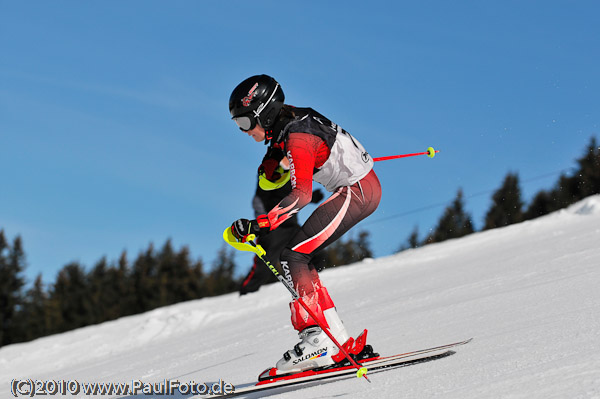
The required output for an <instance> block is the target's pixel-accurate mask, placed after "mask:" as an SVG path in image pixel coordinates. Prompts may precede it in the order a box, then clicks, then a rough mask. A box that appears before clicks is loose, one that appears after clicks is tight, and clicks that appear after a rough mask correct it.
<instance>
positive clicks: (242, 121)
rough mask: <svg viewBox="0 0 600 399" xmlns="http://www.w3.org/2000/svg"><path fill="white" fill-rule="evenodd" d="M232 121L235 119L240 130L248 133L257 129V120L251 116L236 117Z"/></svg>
mask: <svg viewBox="0 0 600 399" xmlns="http://www.w3.org/2000/svg"><path fill="white" fill-rule="evenodd" d="M231 119H233V121H234V122H235V123H236V125H238V127H239V128H240V130H241V131H243V132H247V131H248V130H252V129H254V128H255V127H256V118H253V117H251V116H247V115H244V116H236V117H234V118H231Z"/></svg>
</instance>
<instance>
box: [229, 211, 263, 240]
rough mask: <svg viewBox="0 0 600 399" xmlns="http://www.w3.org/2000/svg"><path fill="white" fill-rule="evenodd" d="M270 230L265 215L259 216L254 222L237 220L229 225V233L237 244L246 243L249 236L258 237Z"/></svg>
mask: <svg viewBox="0 0 600 399" xmlns="http://www.w3.org/2000/svg"><path fill="white" fill-rule="evenodd" d="M270 228H271V224H270V223H269V219H267V216H266V215H260V216H259V217H258V218H256V219H255V220H248V219H238V220H236V221H235V222H233V223H232V224H231V232H232V233H233V236H234V237H235V238H236V240H238V242H246V241H247V240H248V236H249V235H250V234H254V235H256V236H260V235H261V234H264V233H266V232H268V231H269V230H270Z"/></svg>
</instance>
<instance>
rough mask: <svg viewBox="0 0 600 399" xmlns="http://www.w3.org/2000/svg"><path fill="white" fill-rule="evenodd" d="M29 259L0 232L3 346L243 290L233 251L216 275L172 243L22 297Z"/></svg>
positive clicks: (74, 267)
mask: <svg viewBox="0 0 600 399" xmlns="http://www.w3.org/2000/svg"><path fill="white" fill-rule="evenodd" d="M24 270H25V253H24V251H23V247H22V240H21V238H20V237H17V238H15V239H14V241H13V243H12V245H11V244H10V243H9V242H8V241H7V240H6V237H5V234H4V231H2V230H0V312H1V315H0V317H1V318H0V322H1V325H0V327H1V328H0V345H7V344H11V343H16V342H23V341H28V340H31V339H34V338H38V337H41V336H45V335H49V334H55V333H60V332H64V331H68V330H71V329H74V328H79V327H83V326H87V325H90V324H96V323H101V322H104V321H108V320H114V319H117V318H119V317H122V316H128V315H133V314H137V313H142V312H145V311H148V310H151V309H155V308H157V307H160V306H166V305H171V304H174V303H177V302H182V301H188V300H191V299H198V298H202V297H205V296H214V295H221V294H223V293H227V292H231V291H233V290H235V289H236V288H237V283H238V282H237V281H236V279H235V278H234V271H235V264H234V262H233V249H229V250H228V249H227V248H225V247H223V248H222V249H221V250H220V251H219V253H218V256H217V259H216V260H215V261H214V263H213V265H212V268H211V270H210V272H205V271H204V264H203V262H202V260H196V261H193V260H192V259H191V257H190V252H189V249H188V248H187V247H183V248H182V249H180V250H179V251H175V250H174V249H173V246H172V244H171V241H170V240H168V241H167V242H166V243H165V244H164V245H163V247H162V248H161V249H160V250H158V251H157V250H155V249H154V247H153V245H152V244H150V245H149V247H148V249H147V250H145V251H144V252H142V253H140V254H139V255H138V257H137V258H136V259H135V260H134V261H133V262H132V263H130V262H129V261H128V259H127V254H126V253H125V252H123V253H122V254H121V257H120V258H119V260H118V261H116V262H108V261H107V260H106V258H102V259H100V260H99V261H98V262H97V263H96V265H95V266H94V267H93V268H91V269H90V270H89V271H86V270H85V268H84V267H83V266H82V265H81V264H79V263H77V262H73V263H69V264H67V265H65V266H64V267H63V268H62V269H61V270H60V271H59V272H58V274H57V276H56V280H55V282H54V283H52V284H50V285H49V286H48V288H46V287H45V286H44V284H43V282H42V277H41V275H39V276H38V277H37V278H36V280H35V282H34V283H33V286H32V287H31V288H30V289H29V290H27V291H26V292H23V287H24V286H25V279H24V277H23V275H22V273H23V271H24Z"/></svg>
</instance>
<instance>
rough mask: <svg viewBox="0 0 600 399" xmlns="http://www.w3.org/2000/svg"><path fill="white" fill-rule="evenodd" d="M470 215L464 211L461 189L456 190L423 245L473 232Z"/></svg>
mask: <svg viewBox="0 0 600 399" xmlns="http://www.w3.org/2000/svg"><path fill="white" fill-rule="evenodd" d="M471 220H472V218H471V215H469V214H468V213H466V212H465V210H464V200H463V192H462V189H459V190H458V193H457V194H456V198H455V199H454V201H452V204H451V205H450V206H448V207H447V208H446V209H445V210H444V213H443V215H442V217H441V218H440V220H439V222H438V224H437V226H436V228H435V229H434V230H433V232H432V233H431V234H430V235H429V237H427V238H426V239H425V242H424V243H425V244H430V243H434V242H442V241H445V240H449V239H451V238H459V237H463V236H465V235H467V234H471V233H473V232H474V229H473V223H472V221H471Z"/></svg>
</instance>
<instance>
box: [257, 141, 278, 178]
mask: <svg viewBox="0 0 600 399" xmlns="http://www.w3.org/2000/svg"><path fill="white" fill-rule="evenodd" d="M283 157H284V154H283V150H281V148H278V147H269V149H268V150H267V153H266V155H265V157H264V158H263V160H262V163H261V164H260V166H259V167H258V174H259V175H260V174H264V175H265V177H266V178H267V180H270V181H276V180H277V179H279V178H280V177H281V174H280V173H279V172H277V171H276V170H277V167H278V166H279V163H280V162H281V160H282V159H283Z"/></svg>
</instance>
